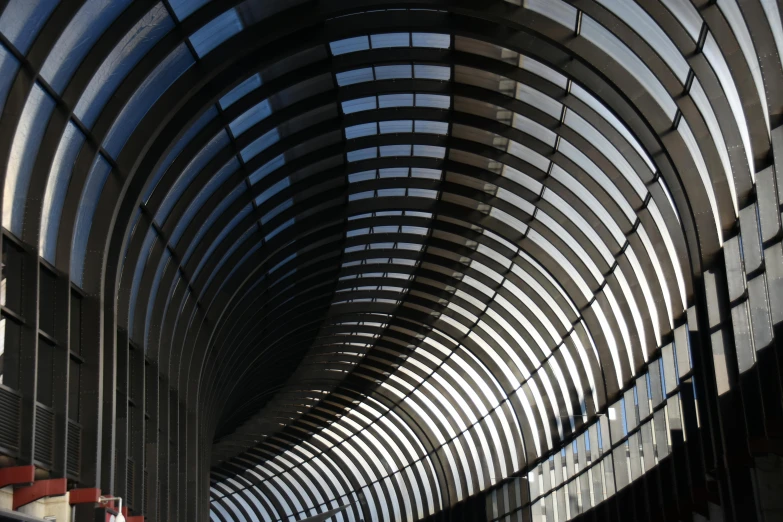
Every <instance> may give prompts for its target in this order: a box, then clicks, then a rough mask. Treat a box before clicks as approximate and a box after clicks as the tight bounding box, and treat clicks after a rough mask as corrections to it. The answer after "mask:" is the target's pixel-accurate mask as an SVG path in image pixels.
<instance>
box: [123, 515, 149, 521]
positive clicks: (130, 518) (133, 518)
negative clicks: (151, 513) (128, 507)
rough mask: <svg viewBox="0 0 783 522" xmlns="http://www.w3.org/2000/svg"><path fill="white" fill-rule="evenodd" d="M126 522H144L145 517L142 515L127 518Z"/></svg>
mask: <svg viewBox="0 0 783 522" xmlns="http://www.w3.org/2000/svg"><path fill="white" fill-rule="evenodd" d="M125 522H144V517H143V516H141V515H139V516H135V517H125Z"/></svg>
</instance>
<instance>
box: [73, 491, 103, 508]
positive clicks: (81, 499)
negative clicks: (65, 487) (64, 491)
mask: <svg viewBox="0 0 783 522" xmlns="http://www.w3.org/2000/svg"><path fill="white" fill-rule="evenodd" d="M100 496H101V490H100V489H98V488H82V489H72V490H71V491H70V495H69V496H68V503H69V504H70V505H72V506H73V505H74V504H97V503H98V499H99V498H100Z"/></svg>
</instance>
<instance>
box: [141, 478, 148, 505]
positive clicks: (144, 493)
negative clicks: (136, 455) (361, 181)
mask: <svg viewBox="0 0 783 522" xmlns="http://www.w3.org/2000/svg"><path fill="white" fill-rule="evenodd" d="M148 475H149V474H148V473H147V470H146V469H145V470H144V478H143V479H142V482H141V512H142V513H146V512H147V479H149V476H148Z"/></svg>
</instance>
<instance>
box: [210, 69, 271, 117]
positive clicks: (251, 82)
mask: <svg viewBox="0 0 783 522" xmlns="http://www.w3.org/2000/svg"><path fill="white" fill-rule="evenodd" d="M259 87H261V76H260V75H259V74H258V73H256V74H254V75H253V76H251V77H250V78H248V79H247V80H245V81H243V82H242V83H240V84H239V85H237V86H236V87H234V88H233V89H231V90H230V91H229V92H228V94H226V95H225V96H223V97H222V98H220V107H221V108H222V109H223V110H225V109H227V108H228V107H230V106H231V105H233V104H234V102H236V101H237V100H239V99H240V98H242V97H243V96H245V95H246V94H247V93H249V92H252V91H254V90H256V89H258V88H259Z"/></svg>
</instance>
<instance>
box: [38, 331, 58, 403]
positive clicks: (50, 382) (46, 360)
mask: <svg viewBox="0 0 783 522" xmlns="http://www.w3.org/2000/svg"><path fill="white" fill-rule="evenodd" d="M55 350H56V348H55V347H54V345H52V344H50V343H49V341H46V340H44V339H42V338H39V339H38V383H37V387H38V392H37V400H38V402H40V403H41V404H44V405H46V406H49V407H51V406H52V403H53V399H54V358H55Z"/></svg>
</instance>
